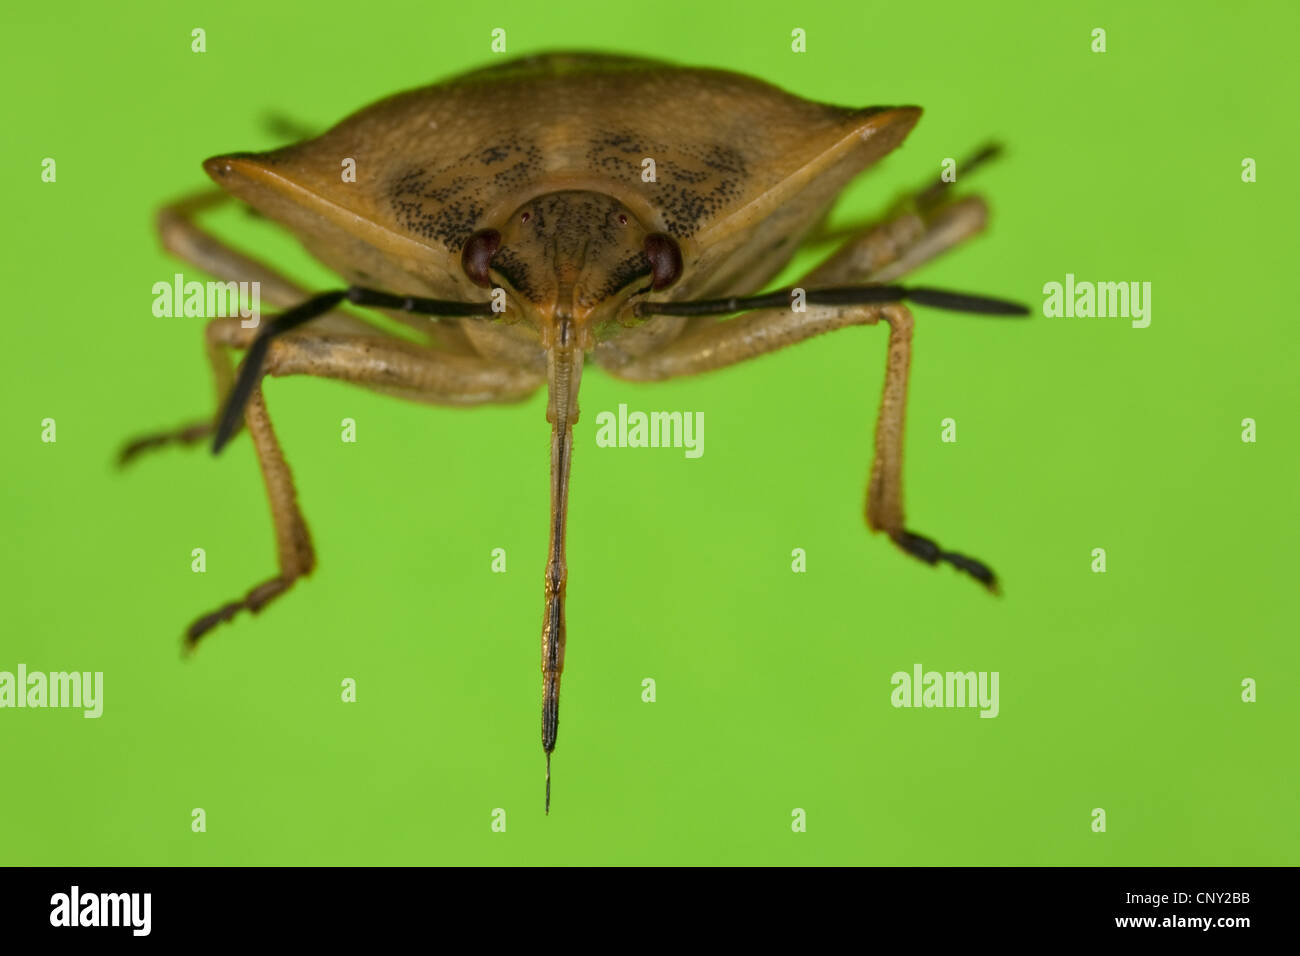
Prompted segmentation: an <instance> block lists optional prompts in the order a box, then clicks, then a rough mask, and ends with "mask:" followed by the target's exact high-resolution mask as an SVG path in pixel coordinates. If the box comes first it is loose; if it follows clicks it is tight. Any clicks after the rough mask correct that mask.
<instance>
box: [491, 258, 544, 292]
mask: <svg viewBox="0 0 1300 956" xmlns="http://www.w3.org/2000/svg"><path fill="white" fill-rule="evenodd" d="M492 268H493V269H495V270H496V271H497V272H499V273H501V275H503V276H505V279H506V281H507V282H509V283H510V285H511V287H512V288H513V289H514V290H515V291H516V292H518V293H519V294H520V295H522V296H523V297H524V298H526V299H536V298H537V296H538V295H539V292H538V290H537V288H536V287H535V286H534V285H533V283H532V277H531V275H530V274H529V271H528V265H527V263H525V262H524V261H523V260H522V259H520V258H519V256H518V255H516V254H515V252H514V250H512V249H510V248H508V247H505V248H502V249H500V250H498V251H497V254H496V255H495V256H493V257H492Z"/></svg>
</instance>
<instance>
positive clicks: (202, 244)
mask: <svg viewBox="0 0 1300 956" xmlns="http://www.w3.org/2000/svg"><path fill="white" fill-rule="evenodd" d="M229 198H230V196H229V195H228V194H227V193H224V192H222V191H221V190H219V189H209V190H205V191H203V192H201V193H195V194H193V195H191V196H187V197H186V198H184V199H181V200H178V201H177V202H175V203H172V204H171V205H168V206H166V207H164V208H163V209H162V210H161V211H160V212H159V213H158V219H157V226H158V236H159V238H160V239H161V240H162V244H163V248H165V249H166V250H167V251H168V252H170V253H172V254H173V255H175V256H177V257H178V258H180V259H182V260H183V261H185V262H188V263H190V264H191V265H194V266H197V267H198V268H200V269H203V270H204V271H205V272H208V273H211V274H212V275H214V276H216V277H217V278H218V279H220V280H222V281H223V282H256V283H258V284H259V289H260V294H261V296H262V298H264V299H265V300H266V301H267V302H268V303H270V304H271V305H273V306H276V307H279V308H285V309H287V308H292V307H293V306H295V305H297V304H298V303H299V302H302V301H303V300H304V299H306V298H308V297H309V293H308V292H307V291H306V290H304V289H303V288H302V287H301V286H299V285H298V284H296V283H295V282H293V281H291V280H290V279H287V278H286V277H285V276H284V275H282V274H281V273H279V272H277V271H276V270H275V269H272V268H271V267H270V266H268V265H266V264H265V263H263V262H260V261H258V260H257V259H253V258H251V257H249V256H246V255H244V254H243V253H241V252H239V251H238V250H236V249H233V248H231V247H230V246H228V245H227V244H226V243H224V242H222V241H221V240H219V239H217V238H215V237H214V236H212V235H211V234H210V233H208V232H206V231H205V230H203V229H201V228H200V227H199V226H198V225H197V224H196V223H195V217H196V216H197V215H198V214H199V213H201V212H203V211H205V210H207V209H210V208H212V207H214V206H217V205H220V204H221V203H223V202H225V201H226V200H228V199H229ZM315 327H316V328H317V329H321V330H331V331H335V332H343V333H353V334H366V333H370V334H374V333H375V332H376V331H377V330H376V329H375V327H374V326H372V325H370V324H369V323H366V322H364V321H362V320H361V319H359V318H356V317H355V316H352V315H349V314H348V313H346V312H343V311H340V310H334V311H331V312H327V313H326V314H325V315H322V316H320V317H319V318H317V319H316V320H315ZM256 332H257V329H255V328H252V329H245V328H243V326H242V325H241V324H240V320H238V319H235V318H222V319H213V320H212V321H211V322H209V323H208V326H207V329H206V338H205V343H204V344H205V348H206V351H207V356H208V362H209V364H210V365H211V366H212V370H213V377H214V380H215V384H216V399H217V400H216V406H215V407H216V409H217V410H218V411H219V410H220V408H221V404H222V402H223V401H224V399H225V396H226V393H227V392H228V391H229V390H230V385H231V381H232V379H231V363H230V357H229V350H230V349H231V348H246V347H247V346H248V343H249V342H250V341H252V339H253V337H254V335H255V334H256ZM214 427H215V424H214V418H213V417H212V416H208V417H204V418H200V419H196V420H194V421H190V422H186V423H185V424H184V425H181V426H179V427H176V428H171V429H167V430H165V431H160V432H153V433H150V434H147V435H141V436H140V437H138V438H134V439H132V440H130V441H129V442H127V443H126V444H125V445H124V446H123V448H122V450H121V452H120V453H119V455H118V464H120V465H125V464H127V463H128V462H130V461H132V460H134V459H135V458H136V457H137V456H138V455H140V454H141V453H142V452H146V451H152V450H155V449H158V448H162V447H164V446H167V445H193V444H198V443H200V442H202V441H204V440H205V439H206V438H207V437H209V436H210V435H211V434H212V431H213V429H214Z"/></svg>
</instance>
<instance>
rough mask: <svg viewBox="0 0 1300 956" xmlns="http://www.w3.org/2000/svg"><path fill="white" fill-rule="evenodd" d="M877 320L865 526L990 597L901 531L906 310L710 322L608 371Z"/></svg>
mask: <svg viewBox="0 0 1300 956" xmlns="http://www.w3.org/2000/svg"><path fill="white" fill-rule="evenodd" d="M881 319H884V320H885V322H886V323H887V324H888V325H889V352H888V359H887V361H886V365H885V386H884V393H883V395H882V397H881V403H880V415H879V418H878V420H877V422H876V448H875V458H874V461H873V463H872V466H871V477H870V480H869V481H868V485H867V503H866V518H867V524H868V526H869V527H870V528H871V529H872V530H873V531H884V532H886V533H887V534H888V535H889V536H890V538H891V539H892V540H893V541H894V543H895V544H897V545H898V546H899V547H900V548H902V549H903V550H904V551H906V552H907V553H908V554H910V555H912V556H914V557H916V558H919V559H921V560H922V561H925V562H926V563H927V564H936V563H938V562H940V561H943V562H946V563H948V564H950V565H952V566H953V567H955V568H958V569H960V570H962V571H965V572H966V573H967V574H969V575H971V576H972V577H973V578H975V579H976V580H977V581H979V582H980V583H982V584H984V585H985V586H986V587H987V588H989V590H991V591H994V592H996V591H997V579H996V577H995V576H994V574H993V572H992V571H991V570H990V569H989V568H988V567H987V566H986V565H984V564H983V563H982V562H980V561H977V560H975V559H974V558H970V557H967V556H966V555H963V554H959V553H957V552H954V551H945V550H944V549H943V548H941V547H940V546H939V545H938V544H936V543H935V542H934V541H932V540H931V539H929V538H927V537H925V536H923V535H919V534H916V533H915V532H913V531H910V530H908V529H907V528H906V526H905V523H904V518H903V426H904V423H905V420H906V412H907V380H908V370H909V366H910V365H911V358H912V325H913V320H912V313H911V311H910V310H908V308H907V307H906V306H903V305H900V304H885V305H853V306H809V307H808V309H807V311H804V312H796V311H794V310H793V309H789V308H785V309H760V310H757V311H754V312H748V313H746V314H744V315H741V316H740V317H738V318H735V319H730V320H728V321H725V322H714V323H712V324H710V325H709V326H707V327H705V328H703V329H699V330H697V331H695V332H693V333H691V334H689V335H688V336H686V337H685V338H682V339H679V340H677V341H676V342H673V343H672V344H671V345H669V346H668V347H667V348H665V349H663V350H662V351H660V352H657V353H654V354H652V355H646V356H642V357H640V358H637V359H634V360H632V361H630V362H627V363H625V364H619V365H616V366H614V367H610V368H609V369H608V370H609V372H610V373H611V374H613V375H616V376H618V377H619V378H623V379H627V380H630V381H659V380H662V379H667V378H673V377H676V376H678V375H692V374H695V373H697V372H706V371H709V370H711V369H715V368H722V367H724V366H727V365H734V364H736V363H737V362H742V361H744V360H746V359H750V358H755V357H757V356H759V355H764V354H766V353H768V352H774V351H776V350H777V349H781V348H785V347H786V346H788V345H793V344H795V343H796V342H801V341H803V340H804V339H808V338H811V337H812V336H814V335H820V334H822V333H823V332H830V331H834V330H835V329H841V328H844V327H846V326H850V325H875V324H876V323H877V322H879V321H880V320H881Z"/></svg>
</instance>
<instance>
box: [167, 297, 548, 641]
mask: <svg viewBox="0 0 1300 956" xmlns="http://www.w3.org/2000/svg"><path fill="white" fill-rule="evenodd" d="M223 321H224V322H225V324H224V325H223V326H220V327H219V328H221V329H224V330H225V332H226V333H227V334H228V335H229V344H231V345H237V346H241V347H242V346H245V345H247V344H248V343H247V341H246V337H247V336H248V334H249V332H248V330H243V329H240V328H239V326H238V322H237V320H233V319H231V320H223ZM261 372H262V374H264V375H273V376H280V375H313V376H318V377H322V378H332V379H338V380H342V381H347V382H352V383H354V384H357V385H362V386H365V387H368V388H372V389H375V390H378V391H382V392H384V393H387V394H392V395H397V396H400V397H402V398H405V399H408V400H411V401H419V402H429V403H434V404H441V405H478V404H484V403H491V402H514V401H519V400H521V399H523V398H525V397H527V396H528V395H530V394H531V393H532V392H534V391H536V389H537V388H538V386H539V385H540V384H541V381H542V379H541V376H540V375H539V374H537V373H535V372H531V371H529V370H527V369H518V368H513V367H510V366H504V365H501V364H499V363H496V362H491V361H488V360H486V359H475V358H470V357H468V356H462V355H450V354H447V353H443V352H439V351H437V350H435V349H428V348H424V347H421V346H418V345H415V344H413V343H411V342H407V341H404V340H402V339H397V338H392V337H389V336H382V335H367V336H354V335H338V334H317V333H315V332H314V331H312V330H307V329H304V330H302V331H299V332H295V333H291V334H288V335H286V336H284V337H283V338H278V339H275V340H273V341H272V342H271V343H270V347H269V348H268V350H267V354H266V363H265V365H264V366H263V367H262V370H261ZM243 420H244V423H245V425H246V426H247V428H248V431H249V433H250V434H251V435H252V438H253V446H254V448H255V449H256V451H257V460H258V464H259V465H260V467H261V469H262V477H263V479H264V480H265V482H266V494H267V498H268V499H269V501H270V505H271V519H272V523H273V525H274V527H275V541H276V553H277V559H278V562H279V573H278V574H276V575H275V576H274V577H272V578H270V579H268V580H266V581H263V582H262V583H261V584H259V585H257V586H256V587H254V588H253V589H252V590H250V591H249V592H248V593H247V594H246V595H244V597H242V598H240V599H238V600H235V601H230V602H228V603H226V604H224V605H222V606H221V607H219V608H217V609H216V610H215V611H212V612H210V613H208V614H204V615H203V616H201V617H200V618H198V619H197V620H196V621H194V623H193V624H191V625H190V627H189V629H188V630H187V631H186V633H185V640H186V646H187V647H188V648H190V649H193V647H194V645H195V644H196V643H197V642H198V640H199V639H200V638H201V637H203V636H204V635H205V634H207V633H208V632H209V631H211V630H212V628H214V627H216V626H217V625H218V624H220V623H222V622H223V621H228V620H230V619H231V618H233V617H235V615H237V614H238V613H239V612H240V611H243V610H247V611H251V612H253V613H256V612H258V611H260V610H262V608H264V607H265V606H266V605H267V604H269V603H270V602H271V601H272V600H274V599H275V598H277V597H279V596H280V595H281V594H283V593H284V592H285V591H287V590H288V589H289V588H290V586H291V585H292V584H293V583H294V582H295V581H296V580H297V579H298V578H300V577H303V576H305V575H307V574H309V573H310V572H311V570H312V568H313V567H314V566H315V563H316V559H315V554H314V552H313V550H312V545H311V536H310V534H309V533H308V530H307V523H306V521H305V520H304V518H303V515H302V512H301V511H300V510H299V508H298V495H297V492H296V490H295V489H294V483H293V476H292V474H290V471H289V466H288V463H287V462H286V461H285V459H284V454H283V452H281V450H280V445H279V442H278V441H277V440H276V436H275V431H274V429H273V428H272V427H271V419H270V416H269V415H268V413H267V410H266V401H265V399H264V398H263V396H262V387H261V376H259V378H258V380H257V383H256V384H255V385H254V387H253V389H252V391H251V393H250V395H249V398H248V402H247V403H246V404H245V405H244V406H243Z"/></svg>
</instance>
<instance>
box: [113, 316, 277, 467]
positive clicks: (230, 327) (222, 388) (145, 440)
mask: <svg viewBox="0 0 1300 956" xmlns="http://www.w3.org/2000/svg"><path fill="white" fill-rule="evenodd" d="M239 322H240V320H239V319H237V318H225V319H213V320H212V321H211V322H209V323H208V324H207V326H206V327H205V329H204V331H203V344H204V351H205V352H206V354H207V357H208V364H209V365H210V366H211V367H212V379H213V383H214V385H215V387H216V398H217V401H216V408H217V409H218V410H220V408H221V403H222V401H223V400H224V398H225V396H226V394H227V393H228V392H229V391H230V386H231V385H232V384H233V382H234V371H233V369H232V366H231V363H230V349H232V348H241V349H242V348H247V347H248V343H249V342H251V341H252V340H253V337H254V336H255V335H256V334H257V330H256V329H245V328H243V327H242V326H241V325H240V324H239ZM215 429H216V420H215V418H214V417H213V416H211V415H209V416H208V417H206V418H201V419H199V420H197V421H194V422H190V423H189V424H187V425H182V426H181V427H179V428H174V429H168V430H166V431H161V432H153V433H151V434H148V435H141V436H140V437H138V438H134V439H132V440H131V441H129V442H127V443H126V444H125V445H124V446H123V447H122V450H121V452H120V453H119V454H118V459H117V463H118V464H119V465H126V464H128V463H130V462H131V461H133V460H134V459H135V458H136V456H138V455H140V454H141V453H143V452H146V451H153V450H155V449H158V448H162V447H164V446H166V445H197V444H199V443H201V442H204V441H206V440H207V439H208V438H210V437H211V436H212V433H213V431H214V430H215Z"/></svg>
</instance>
